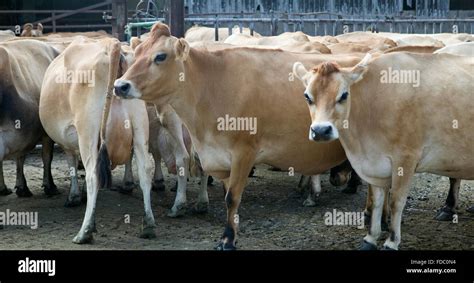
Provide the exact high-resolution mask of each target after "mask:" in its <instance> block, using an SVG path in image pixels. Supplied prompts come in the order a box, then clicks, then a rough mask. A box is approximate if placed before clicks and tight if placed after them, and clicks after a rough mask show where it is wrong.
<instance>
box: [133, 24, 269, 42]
mask: <svg viewBox="0 0 474 283" xmlns="http://www.w3.org/2000/svg"><path fill="white" fill-rule="evenodd" d="M215 33H216V30H215V29H214V28H209V27H201V26H194V27H191V28H190V29H188V30H187V31H186V34H185V35H184V38H186V40H187V41H188V42H198V41H215V37H216V35H215ZM218 33H219V40H218V41H221V42H222V41H224V40H226V39H227V38H228V37H229V36H230V35H231V34H240V33H241V34H246V35H251V31H250V29H249V28H242V32H240V28H239V27H238V26H234V27H233V28H232V33H231V34H229V29H228V28H219V31H218ZM252 36H254V37H260V34H259V33H257V32H256V31H254V32H253V35H252ZM141 39H143V40H145V39H147V37H143V38H141Z"/></svg>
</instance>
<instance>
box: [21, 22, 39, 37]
mask: <svg viewBox="0 0 474 283" xmlns="http://www.w3.org/2000/svg"><path fill="white" fill-rule="evenodd" d="M20 36H22V37H38V36H43V25H42V24H41V23H39V24H37V25H36V29H34V27H33V24H31V23H27V24H25V25H24V26H23V31H22V32H21V35H20Z"/></svg>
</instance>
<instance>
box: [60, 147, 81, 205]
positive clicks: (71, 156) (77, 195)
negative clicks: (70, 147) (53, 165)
mask: <svg viewBox="0 0 474 283" xmlns="http://www.w3.org/2000/svg"><path fill="white" fill-rule="evenodd" d="M66 160H67V165H68V168H69V176H70V177H71V187H70V189H69V195H68V197H67V199H66V203H65V204H64V206H65V207H75V206H79V205H80V204H81V192H80V190H79V180H78V179H79V178H78V174H77V167H78V160H77V156H76V154H75V153H73V152H66Z"/></svg>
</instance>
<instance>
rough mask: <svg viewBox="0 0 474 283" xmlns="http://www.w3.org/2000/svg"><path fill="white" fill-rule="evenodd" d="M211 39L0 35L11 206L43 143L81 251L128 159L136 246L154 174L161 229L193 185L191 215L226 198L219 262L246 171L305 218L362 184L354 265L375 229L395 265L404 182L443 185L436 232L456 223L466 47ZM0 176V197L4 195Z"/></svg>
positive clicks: (464, 38)
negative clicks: (168, 194) (275, 180)
mask: <svg viewBox="0 0 474 283" xmlns="http://www.w3.org/2000/svg"><path fill="white" fill-rule="evenodd" d="M214 36H215V31H214V29H210V28H205V27H193V28H191V29H189V30H188V32H187V33H186V36H185V38H179V39H178V38H176V37H174V36H172V35H171V34H170V31H169V28H168V26H166V25H164V24H162V23H156V24H155V25H154V26H153V27H152V29H151V31H150V32H149V33H147V34H145V35H142V36H141V37H140V38H136V37H133V38H132V39H131V41H130V44H128V43H121V42H119V41H118V40H116V39H114V38H112V37H111V36H109V35H107V34H106V33H103V32H87V33H80V34H76V33H56V34H46V35H43V27H42V26H38V27H36V29H35V28H34V27H33V26H32V25H31V24H27V25H25V27H24V31H23V33H22V37H16V36H15V35H14V34H12V33H10V32H8V31H1V32H0V41H1V42H0V71H1V72H0V73H1V76H0V161H2V162H3V160H5V159H14V160H15V161H16V164H17V176H16V178H17V179H16V184H15V189H16V191H15V192H16V194H17V195H18V197H29V196H31V195H32V193H31V192H30V190H29V189H28V186H27V180H26V178H25V174H24V172H23V164H24V161H25V157H26V155H27V154H28V153H29V152H30V151H31V150H32V149H33V148H35V146H36V145H37V144H39V143H41V145H42V158H43V164H44V177H43V188H44V192H45V194H47V195H55V194H57V193H58V190H57V188H56V186H55V184H54V176H52V174H51V162H52V159H53V147H54V144H57V145H59V146H60V147H61V148H62V149H63V150H64V152H65V155H66V158H67V163H68V170H69V176H70V179H71V185H70V192H69V195H68V197H67V199H66V203H65V206H66V207H72V206H78V205H81V203H82V202H83V201H87V204H86V212H85V216H84V221H83V224H82V227H81V228H80V230H79V232H78V234H77V235H76V237H74V239H73V242H74V243H78V244H83V243H90V242H91V240H92V239H93V233H94V232H95V230H96V229H95V225H96V224H95V211H96V199H97V194H98V191H99V189H100V188H110V187H111V170H112V169H114V168H115V167H116V166H117V165H121V164H125V165H126V170H125V175H124V184H123V185H122V186H120V191H121V192H124V193H129V192H130V191H131V190H132V188H133V177H132V169H131V164H132V162H131V160H132V155H133V156H134V158H135V161H136V166H137V172H138V179H139V186H140V188H141V190H142V192H143V201H144V217H143V226H142V231H141V233H140V237H143V238H154V237H156V232H155V218H154V215H153V209H152V206H151V191H152V190H164V189H165V188H164V182H163V173H162V171H161V166H160V164H161V160H163V161H164V163H165V165H166V167H167V168H168V171H169V172H171V173H174V174H176V176H177V193H176V198H175V202H174V205H173V206H172V208H171V209H170V211H169V213H168V216H170V217H177V216H182V215H183V214H184V212H185V209H186V203H187V200H186V186H187V182H188V178H189V177H191V176H199V177H200V178H201V180H200V189H199V194H198V200H197V203H196V210H197V211H198V212H206V211H207V209H208V204H209V198H208V195H207V185H208V182H212V180H211V179H210V176H212V177H214V178H217V179H219V180H221V181H222V182H223V184H224V188H225V198H224V200H225V205H226V208H227V216H226V225H225V229H224V233H223V235H222V238H221V240H220V243H219V244H218V246H217V249H219V250H232V249H235V244H236V239H237V232H238V226H239V214H238V209H239V206H240V203H241V200H242V194H243V191H244V188H245V186H246V183H247V178H248V176H249V174H251V171H252V168H253V166H254V165H256V164H268V165H270V166H273V167H275V168H279V169H280V170H282V171H287V170H291V171H294V172H298V173H301V174H303V175H304V177H303V179H302V181H301V183H309V186H310V193H309V195H308V199H306V200H305V201H304V205H308V206H312V205H315V199H316V198H317V196H318V195H319V194H320V193H321V184H320V177H319V175H320V174H322V173H324V172H326V171H328V170H331V183H332V184H333V185H341V184H345V183H347V184H348V187H347V189H346V191H347V192H350V193H354V192H355V191H356V190H357V186H358V185H359V184H360V181H359V177H360V178H361V179H362V180H363V181H365V182H367V183H368V185H369V192H368V194H367V196H368V197H367V203H366V207H365V213H366V216H367V218H368V220H369V222H370V224H369V231H368V234H367V236H366V237H365V238H364V240H363V242H362V246H361V249H377V242H378V240H379V237H380V235H381V231H382V228H383V227H382V226H383V225H382V224H386V226H387V229H388V230H389V238H388V239H387V240H386V241H385V243H384V245H383V248H384V249H395V250H396V249H398V246H399V244H400V242H401V227H400V226H401V221H402V211H403V208H404V206H405V203H406V200H407V195H408V191H409V188H410V181H411V179H412V177H413V175H414V174H415V173H418V172H428V173H434V174H439V175H442V176H447V177H449V178H450V184H451V186H450V188H449V194H448V198H447V200H446V205H445V206H444V207H443V208H442V209H440V211H439V212H438V214H437V215H436V218H437V219H438V220H451V219H452V218H453V215H455V214H456V213H457V209H458V194H459V187H460V182H461V180H462V179H466V180H472V179H474V163H473V162H472V161H471V160H470V157H471V156H474V145H473V143H472V140H473V138H474V126H473V125H472V123H471V120H472V118H474V100H473V98H474V97H473V95H474V91H473V90H474V36H472V35H470V34H433V35H421V34H394V33H371V32H352V33H346V34H342V35H338V36H334V37H333V36H308V35H306V34H304V33H302V32H293V33H283V34H281V35H278V36H266V37H265V36H261V35H260V34H258V33H256V32H251V31H250V30H248V29H243V30H242V31H240V30H239V29H238V28H236V29H233V34H232V35H229V34H228V30H227V29H223V30H219V41H218V42H215V41H214ZM308 109H309V110H308ZM229 121H230V122H229ZM149 153H151V154H152V156H153V159H154V161H155V164H156V166H155V169H154V176H151V174H150V172H151V171H152V170H153V169H152V168H153V164H152V163H151V160H150V159H149V157H148V154H149ZM2 162H0V195H2V196H4V195H8V194H10V193H12V190H10V189H9V188H8V187H7V186H6V184H5V182H4V178H3V168H2V167H1V166H2ZM81 162H82V164H83V166H84V169H85V172H86V182H85V187H84V188H82V189H81V188H79V183H78V173H77V171H78V166H79V164H80V163H81ZM470 210H471V211H472V210H473V209H470ZM473 212H474V211H473Z"/></svg>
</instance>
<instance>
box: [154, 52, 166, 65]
mask: <svg viewBox="0 0 474 283" xmlns="http://www.w3.org/2000/svg"><path fill="white" fill-rule="evenodd" d="M165 60H166V53H160V54H158V55H156V57H155V63H156V64H158V63H161V62H163V61H165Z"/></svg>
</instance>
